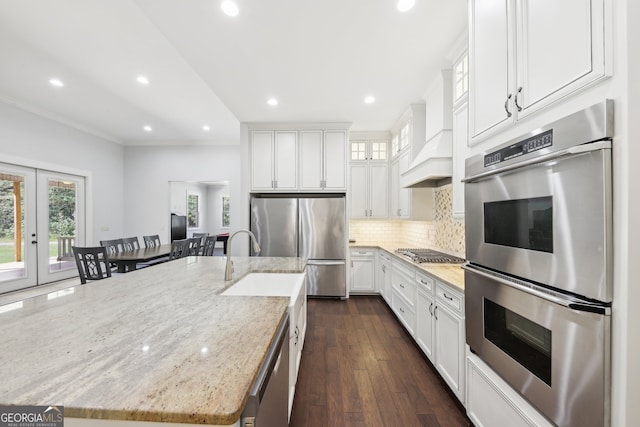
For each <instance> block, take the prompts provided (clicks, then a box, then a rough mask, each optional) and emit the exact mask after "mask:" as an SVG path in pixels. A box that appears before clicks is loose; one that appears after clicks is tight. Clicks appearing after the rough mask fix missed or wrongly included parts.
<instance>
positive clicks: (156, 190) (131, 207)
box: [124, 145, 248, 254]
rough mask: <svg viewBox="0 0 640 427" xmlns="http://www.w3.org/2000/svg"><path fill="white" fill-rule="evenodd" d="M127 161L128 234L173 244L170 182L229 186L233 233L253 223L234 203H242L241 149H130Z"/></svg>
mask: <svg viewBox="0 0 640 427" xmlns="http://www.w3.org/2000/svg"><path fill="white" fill-rule="evenodd" d="M124 159H125V161H124V182H126V183H127V185H126V187H125V191H124V203H125V206H126V212H127V215H126V217H125V227H124V228H125V232H126V234H128V235H137V236H142V235H145V234H159V235H160V239H161V241H162V242H168V241H169V214H170V190H169V182H170V181H201V182H206V181H228V182H229V196H230V198H231V230H237V229H238V228H242V227H243V225H242V224H246V222H247V221H248V220H247V218H246V217H247V215H248V213H247V212H248V210H243V209H242V206H241V204H240V203H236V202H235V201H236V200H241V199H242V197H241V191H240V189H241V170H240V163H241V161H240V147H239V146H232V145H227V146H219V145H216V146H184V147H178V146H153V147H149V146H144V147H126V148H125V155H124ZM236 248H238V249H239V247H238V246H236V247H234V248H233V253H234V254H238V253H240V252H237V251H236Z"/></svg>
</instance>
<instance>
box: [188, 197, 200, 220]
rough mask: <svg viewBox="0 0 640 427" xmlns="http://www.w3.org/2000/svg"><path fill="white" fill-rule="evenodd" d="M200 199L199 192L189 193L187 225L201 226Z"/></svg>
mask: <svg viewBox="0 0 640 427" xmlns="http://www.w3.org/2000/svg"><path fill="white" fill-rule="evenodd" d="M199 203H200V200H199V197H198V195H197V194H188V195H187V227H188V228H199V227H200V206H199Z"/></svg>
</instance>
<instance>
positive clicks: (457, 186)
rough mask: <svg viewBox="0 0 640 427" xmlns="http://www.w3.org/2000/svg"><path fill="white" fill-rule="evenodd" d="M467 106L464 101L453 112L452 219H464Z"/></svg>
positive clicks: (467, 136) (467, 135)
mask: <svg viewBox="0 0 640 427" xmlns="http://www.w3.org/2000/svg"><path fill="white" fill-rule="evenodd" d="M468 119H469V104H468V103H467V102H466V101H465V102H463V103H462V104H460V105H458V106H457V107H456V108H455V109H454V110H453V129H452V130H453V135H452V136H453V147H452V148H453V152H452V153H453V170H452V172H453V173H452V175H451V199H452V200H451V213H452V216H453V218H454V219H462V218H464V183H463V182H462V180H463V179H464V175H465V169H464V168H465V160H466V158H467V154H468V145H467V144H468V141H469V134H468V129H469V127H468Z"/></svg>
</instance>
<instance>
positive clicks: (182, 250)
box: [169, 239, 189, 261]
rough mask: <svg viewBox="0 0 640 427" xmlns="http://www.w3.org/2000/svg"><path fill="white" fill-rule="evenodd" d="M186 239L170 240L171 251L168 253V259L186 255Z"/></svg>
mask: <svg viewBox="0 0 640 427" xmlns="http://www.w3.org/2000/svg"><path fill="white" fill-rule="evenodd" d="M188 253H189V252H188V248H187V239H182V240H174V241H173V242H171V253H170V254H169V261H171V260H174V259H178V258H182V257H186V256H187V255H188Z"/></svg>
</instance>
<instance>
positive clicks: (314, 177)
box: [249, 124, 347, 192]
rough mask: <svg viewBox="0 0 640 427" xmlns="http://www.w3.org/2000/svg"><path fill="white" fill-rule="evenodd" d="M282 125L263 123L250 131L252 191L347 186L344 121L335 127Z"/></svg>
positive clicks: (323, 188) (326, 189) (329, 188)
mask: <svg viewBox="0 0 640 427" xmlns="http://www.w3.org/2000/svg"><path fill="white" fill-rule="evenodd" d="M309 126H312V125H309V124H306V125H299V126H298V127H309ZM270 127H271V128H272V129H269V128H270ZM263 128H266V129H263ZM274 128H275V129H274ZM281 128H283V125H273V126H269V125H264V124H262V125H260V126H259V127H258V126H256V128H254V129H250V131H249V141H250V155H251V191H259V192H269V191H273V192H298V191H336V192H344V191H346V190H347V126H346V125H345V129H337V130H334V129H331V130H322V129H321V126H319V128H320V130H306V129H304V130H299V129H297V130H296V129H295V128H296V126H295V125H292V126H291V127H290V129H294V130H289V129H284V130H280V129H281Z"/></svg>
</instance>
